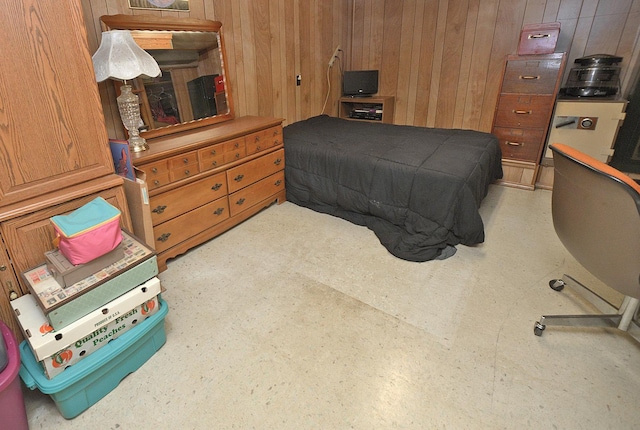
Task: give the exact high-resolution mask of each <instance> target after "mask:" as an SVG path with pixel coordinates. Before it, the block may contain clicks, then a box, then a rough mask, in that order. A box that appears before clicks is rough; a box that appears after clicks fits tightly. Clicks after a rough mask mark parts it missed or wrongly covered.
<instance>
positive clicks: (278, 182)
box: [274, 179, 282, 187]
mask: <svg viewBox="0 0 640 430" xmlns="http://www.w3.org/2000/svg"><path fill="white" fill-rule="evenodd" d="M281 183H282V181H281V180H280V179H278V180H277V181H276V183H275V184H274V185H275V186H276V187H279V186H280V184H281Z"/></svg>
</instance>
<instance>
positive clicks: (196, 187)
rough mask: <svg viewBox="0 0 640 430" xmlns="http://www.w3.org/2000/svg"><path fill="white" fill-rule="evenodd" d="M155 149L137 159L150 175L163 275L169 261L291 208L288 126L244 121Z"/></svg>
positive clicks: (163, 141)
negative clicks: (274, 209) (278, 206)
mask: <svg viewBox="0 0 640 430" xmlns="http://www.w3.org/2000/svg"><path fill="white" fill-rule="evenodd" d="M149 146H150V149H149V150H148V151H145V152H144V153H139V154H134V156H133V157H134V164H135V166H136V167H137V168H138V169H140V170H142V171H144V172H145V173H146V176H147V182H148V187H149V195H150V208H151V220H152V223H153V233H154V243H153V244H151V245H153V246H154V247H155V249H156V252H157V253H158V265H159V267H160V270H164V269H166V261H167V260H168V259H169V258H173V257H175V256H177V255H180V254H182V253H184V252H186V251H187V250H189V249H190V248H192V247H194V246H196V245H199V244H200V243H202V242H204V241H206V240H209V239H211V238H212V237H215V236H217V235H219V234H221V233H223V232H224V231H226V230H228V229H230V228H231V227H233V226H235V225H237V224H238V223H240V222H242V221H244V220H246V219H247V218H249V217H250V216H252V215H254V214H255V213H257V212H259V211H260V210H262V209H263V208H264V207H266V206H269V205H270V204H272V203H273V202H275V201H277V202H279V203H282V202H283V201H285V198H286V196H285V184H284V162H285V160H284V148H283V142H282V119H277V118H264V117H242V118H238V119H234V120H232V121H229V122H226V123H223V124H217V125H215V126H211V127H204V128H199V129H196V130H193V131H188V132H184V133H180V134H176V135H172V136H167V137H163V138H158V139H152V140H149Z"/></svg>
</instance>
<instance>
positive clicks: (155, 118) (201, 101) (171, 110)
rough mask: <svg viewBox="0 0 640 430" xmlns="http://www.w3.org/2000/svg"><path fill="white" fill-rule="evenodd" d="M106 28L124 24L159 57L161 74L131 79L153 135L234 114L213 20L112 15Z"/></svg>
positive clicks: (148, 132) (105, 19)
mask: <svg viewBox="0 0 640 430" xmlns="http://www.w3.org/2000/svg"><path fill="white" fill-rule="evenodd" d="M100 19H101V21H102V22H103V23H104V24H105V26H106V29H114V28H115V29H128V30H131V34H132V36H133V38H134V40H135V41H136V43H138V45H140V47H142V48H143V49H145V50H146V51H147V52H149V53H150V54H151V55H152V56H153V57H154V58H155V59H156V61H157V62H158V65H159V66H160V70H161V71H162V74H161V75H160V76H159V77H156V78H148V77H140V78H137V79H136V80H135V82H134V83H133V85H134V89H135V90H134V91H135V92H137V94H138V95H139V96H140V103H141V109H140V111H141V115H142V119H143V122H144V126H143V127H142V128H141V135H142V136H144V137H147V138H149V137H154V136H160V135H166V134H170V133H174V132H178V131H182V130H186V129H191V128H195V127H200V126H204V125H209V124H214V123H217V122H221V121H226V120H228V119H232V118H233V110H232V104H231V103H230V90H229V85H228V81H227V79H226V71H225V67H224V64H225V63H224V45H223V41H222V34H221V31H220V25H221V24H220V23H219V22H216V21H206V20H195V19H187V20H184V19H181V20H174V19H172V18H165V17H155V16H144V15H142V16H132V15H112V16H103V17H101V18H100Z"/></svg>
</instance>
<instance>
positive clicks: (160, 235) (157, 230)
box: [153, 196, 229, 252]
mask: <svg viewBox="0 0 640 430" xmlns="http://www.w3.org/2000/svg"><path fill="white" fill-rule="evenodd" d="M227 218H229V203H228V201H227V197H226V196H225V197H222V198H220V199H218V200H215V201H213V202H211V203H209V204H206V205H204V206H200V207H199V208H197V209H194V210H192V211H190V212H187V213H185V214H183V215H180V216H179V217H176V218H173V219H171V220H169V221H167V222H164V223H162V224H160V225H157V226H155V227H153V235H154V237H155V248H156V252H162V251H164V250H166V249H169V248H171V247H172V246H174V245H177V244H179V243H180V242H183V241H185V240H187V239H189V238H190V237H191V236H195V235H196V234H198V233H200V232H202V231H204V230H206V229H208V228H209V227H212V226H214V225H216V224H218V223H220V222H222V221H224V220H225V219H227Z"/></svg>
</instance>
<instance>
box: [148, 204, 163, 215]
mask: <svg viewBox="0 0 640 430" xmlns="http://www.w3.org/2000/svg"><path fill="white" fill-rule="evenodd" d="M166 208H167V207H166V206H165V205H158V207H156V208H155V209H153V210H152V211H151V212H154V213H157V214H161V213H162V212H164V210H165V209H166Z"/></svg>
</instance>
